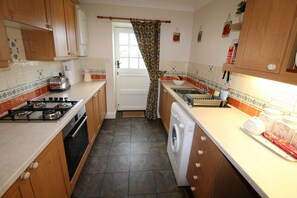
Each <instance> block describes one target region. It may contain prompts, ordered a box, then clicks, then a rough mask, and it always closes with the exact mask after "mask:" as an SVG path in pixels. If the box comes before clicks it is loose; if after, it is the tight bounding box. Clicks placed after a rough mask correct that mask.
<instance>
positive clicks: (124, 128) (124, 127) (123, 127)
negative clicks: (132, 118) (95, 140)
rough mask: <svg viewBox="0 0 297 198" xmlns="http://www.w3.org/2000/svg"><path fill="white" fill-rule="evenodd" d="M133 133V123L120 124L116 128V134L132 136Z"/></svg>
mask: <svg viewBox="0 0 297 198" xmlns="http://www.w3.org/2000/svg"><path fill="white" fill-rule="evenodd" d="M130 132H131V123H118V124H117V127H116V133H121V134H123V135H124V134H127V133H129V134H130Z"/></svg>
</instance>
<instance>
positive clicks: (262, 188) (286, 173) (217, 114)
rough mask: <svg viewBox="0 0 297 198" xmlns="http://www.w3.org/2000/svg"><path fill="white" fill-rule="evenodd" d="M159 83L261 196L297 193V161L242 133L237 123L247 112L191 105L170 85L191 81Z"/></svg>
mask: <svg viewBox="0 0 297 198" xmlns="http://www.w3.org/2000/svg"><path fill="white" fill-rule="evenodd" d="M161 83H162V84H163V86H164V88H165V89H167V91H168V92H169V93H170V94H171V95H172V96H173V98H174V99H175V100H176V101H177V102H178V103H179V104H180V105H181V106H182V107H183V109H184V110H186V112H188V113H189V115H190V116H191V117H192V119H193V120H194V121H195V122H196V124H197V125H198V126H199V127H200V128H201V129H203V131H204V132H205V133H206V134H207V135H208V136H209V138H210V139H211V140H212V141H213V142H214V144H215V145H216V146H217V147H218V148H219V149H220V150H221V152H222V153H223V154H224V155H225V156H226V158H227V159H228V160H229V161H230V162H231V163H232V164H233V165H234V166H235V167H236V168H237V170H238V171H239V172H240V173H241V174H242V176H243V177H244V178H245V179H246V180H247V181H248V182H249V183H250V185H251V186H252V187H253V188H254V189H255V190H256V191H257V192H258V193H259V195H260V196H261V197H278V198H279V197H297V188H296V185H297V177H296V175H297V162H291V161H287V160H285V159H283V158H281V157H279V156H278V155H276V154H275V153H273V152H272V151H270V150H268V149H267V148H266V147H264V146H263V145H261V144H260V143H258V142H256V141H255V140H254V139H253V138H252V137H250V136H249V135H247V134H245V133H244V132H243V131H242V130H241V129H240V127H241V126H242V125H243V123H244V122H245V121H246V120H248V119H249V118H250V116H249V115H247V114H245V113H243V112H241V111H240V110H238V109H236V108H234V107H232V106H231V108H205V107H200V108H190V107H188V105H187V104H186V103H185V102H184V101H183V100H182V99H181V98H180V97H179V96H178V95H177V94H176V93H175V92H174V91H173V90H172V89H170V88H172V87H176V88H177V87H179V88H180V87H192V85H191V84H189V83H185V84H184V85H183V86H176V85H175V84H173V83H172V81H161Z"/></svg>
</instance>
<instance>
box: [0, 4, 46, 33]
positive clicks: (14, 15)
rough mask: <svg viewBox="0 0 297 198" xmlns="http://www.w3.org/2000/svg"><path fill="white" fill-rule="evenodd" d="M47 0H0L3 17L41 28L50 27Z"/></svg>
mask: <svg viewBox="0 0 297 198" xmlns="http://www.w3.org/2000/svg"><path fill="white" fill-rule="evenodd" d="M48 4H49V0H1V1H0V7H1V12H2V13H3V17H4V18H5V19H9V20H11V21H16V22H20V23H24V24H28V25H32V26H35V27H39V28H42V29H51V17H50V9H49V5H48Z"/></svg>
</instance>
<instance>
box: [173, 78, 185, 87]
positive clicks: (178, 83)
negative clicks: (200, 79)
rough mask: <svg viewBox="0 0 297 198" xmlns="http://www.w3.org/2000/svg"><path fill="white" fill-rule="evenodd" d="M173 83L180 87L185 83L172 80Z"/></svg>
mask: <svg viewBox="0 0 297 198" xmlns="http://www.w3.org/2000/svg"><path fill="white" fill-rule="evenodd" d="M173 83H174V84H176V85H179V86H180V85H183V84H184V83H185V81H183V80H174V79H173Z"/></svg>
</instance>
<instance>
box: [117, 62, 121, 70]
mask: <svg viewBox="0 0 297 198" xmlns="http://www.w3.org/2000/svg"><path fill="white" fill-rule="evenodd" d="M116 64H117V68H118V69H119V68H120V64H121V63H120V61H119V60H117V62H116Z"/></svg>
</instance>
